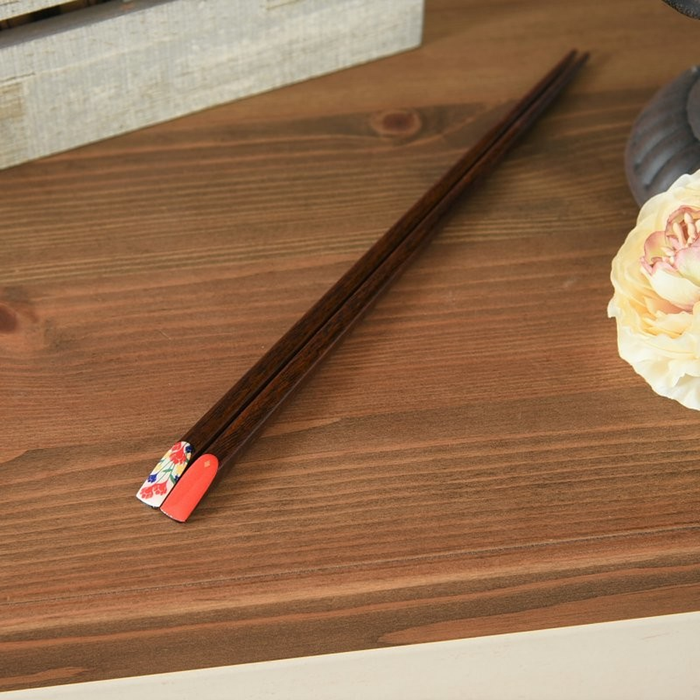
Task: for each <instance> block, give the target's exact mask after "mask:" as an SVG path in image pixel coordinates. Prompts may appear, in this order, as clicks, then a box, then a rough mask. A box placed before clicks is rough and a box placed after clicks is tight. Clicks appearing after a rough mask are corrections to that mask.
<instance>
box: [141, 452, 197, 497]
mask: <svg viewBox="0 0 700 700" xmlns="http://www.w3.org/2000/svg"><path fill="white" fill-rule="evenodd" d="M191 458H192V445H190V443H189V442H185V441H184V440H181V441H180V442H176V443H175V444H174V445H173V446H172V447H171V448H170V449H169V450H168V451H167V452H166V453H165V454H164V455H163V456H162V457H161V459H160V461H159V462H158V464H156V466H155V468H154V469H153V471H152V472H151V473H150V474H149V475H148V478H147V479H146V481H144V482H143V484H142V485H141V488H140V489H139V490H138V493H137V494H136V498H138V499H139V501H142V502H143V503H145V504H146V505H148V506H152V507H153V508H160V506H161V505H163V501H164V500H165V499H166V498H167V496H168V494H169V493H170V491H171V490H172V488H173V486H175V484H176V483H177V481H178V479H179V478H180V477H181V476H182V473H183V472H184V471H185V469H186V468H187V465H188V464H189V462H190V459H191Z"/></svg>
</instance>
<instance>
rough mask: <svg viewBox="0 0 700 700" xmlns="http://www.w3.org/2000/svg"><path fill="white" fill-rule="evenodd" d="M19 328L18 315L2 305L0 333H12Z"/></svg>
mask: <svg viewBox="0 0 700 700" xmlns="http://www.w3.org/2000/svg"><path fill="white" fill-rule="evenodd" d="M16 328H17V314H16V313H15V312H14V311H13V310H12V309H11V308H10V307H9V306H5V304H0V333H12V332H13V331H14V330H15V329H16Z"/></svg>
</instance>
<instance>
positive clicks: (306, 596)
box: [0, 0, 700, 689]
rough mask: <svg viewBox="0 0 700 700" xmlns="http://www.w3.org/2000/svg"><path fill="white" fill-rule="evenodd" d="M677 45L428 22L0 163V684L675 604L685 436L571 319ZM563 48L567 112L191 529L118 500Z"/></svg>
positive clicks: (296, 404)
mask: <svg viewBox="0 0 700 700" xmlns="http://www.w3.org/2000/svg"><path fill="white" fill-rule="evenodd" d="M698 26H700V25H698V24H697V23H694V22H693V21H691V20H689V19H686V18H683V17H682V16H680V15H677V14H675V13H674V12H673V11H672V10H670V9H669V8H668V7H666V6H665V5H664V4H663V3H661V2H657V3H645V4H640V3H637V2H633V1H632V0H625V1H621V2H618V3H606V2H602V1H597V0H595V1H594V0H588V1H587V2H581V3H561V2H558V1H557V0H542V1H540V2H531V3H511V2H507V1H506V0H499V1H496V2H492V3H480V2H476V0H474V1H473V2H472V1H469V0H460V1H459V2H456V1H454V0H434V2H432V3H429V4H428V15H427V24H426V36H425V45H424V47H422V48H421V49H420V50H418V51H415V52H412V53H410V54H405V55H402V56H397V57H394V58H391V59H387V60H385V61H381V62H377V63H375V64H371V65H367V66H364V67H361V68H357V69H353V70H350V71H346V72H344V73H340V74H337V75H333V76H328V77H325V78H323V79H319V80H315V81H311V82H309V83H306V84H303V85H298V86H295V87H290V88H286V89H283V90H280V91H277V92H274V93H269V94H266V95H262V96H260V97H257V98H254V99H249V100H245V101H242V102H238V103H235V104H231V105H229V106H226V107H221V108H217V109H215V110H210V111H208V112H205V113H202V114H199V115H195V116H191V117H188V118H186V119H181V120H179V121H177V122H173V123H170V124H167V125H162V126H159V127H156V128H151V129H148V130H144V131H141V132H138V133H134V134H132V135H129V136H123V137H119V138H117V139H113V140H111V141H108V142H105V143H102V144H99V145H94V146H90V147H87V148H84V149H81V150H78V151H75V152H71V153H67V154H64V155H61V156H55V157H52V158H50V159H46V160H44V161H41V162H36V163H33V164H28V165H23V166H21V167H18V168H14V169H11V170H8V171H6V172H3V173H2V174H0V191H2V193H3V198H2V202H1V203H0V214H1V218H0V221H1V222H2V223H1V224H0V225H1V226H2V236H1V237H0V258H1V259H2V261H3V264H2V267H1V268H0V328H2V333H1V334H0V358H2V362H0V387H1V389H2V404H1V408H0V424H1V425H2V427H3V435H4V436H5V445H4V450H3V454H2V464H1V466H0V475H1V476H2V489H0V558H1V561H2V567H1V568H0V676H1V678H2V680H1V682H0V688H2V689H11V688H24V687H31V686H38V685H48V684H52V683H68V682H75V681H87V680H93V679H100V678H109V677H120V676H128V675H137V674H144V673H154V672H165V671H173V670H182V669H187V668H196V667H205V666H213V665H220V664H231V663H241V662H246V661H259V660H264V659H273V658H285V657H290V656H296V655H310V654H318V653H324V652H334V651H344V650H353V649H363V648H375V647H381V646H386V645H395V644H405V643H415V642H425V641H434V640H441V639H450V638H458V637H470V636H477V635H484V634H492V633H499V632H513V631H518V630H527V629H538V628H546V627H556V626H562V625H568V624H581V623H588V622H597V621H605V620H613V619H623V618H632V617H642V616H649V615H659V614H667V613H677V612H684V611H690V610H697V609H698V601H699V597H700V528H699V527H698V512H699V506H700V498H699V497H698V480H699V479H700V467H699V466H698V465H699V459H700V447H699V443H698V440H697V433H698V420H699V418H698V416H697V414H695V413H693V412H691V411H689V410H687V409H684V408H682V407H681V406H679V405H677V404H675V403H674V402H672V401H669V400H665V399H662V398H660V397H657V396H656V395H654V394H653V393H652V392H651V390H650V389H648V388H647V386H646V385H645V384H644V383H643V381H642V380H641V379H639V378H638V377H637V376H636V375H635V374H634V373H633V371H632V370H631V369H630V368H629V367H628V366H626V365H625V364H624V363H623V362H622V361H621V360H619V358H618V357H617V352H616V339H615V328H614V323H613V322H612V321H610V320H608V319H607V318H606V313H605V307H606V304H607V300H608V298H609V297H610V295H611V287H610V283H609V279H608V277H609V265H610V260H611V258H612V256H613V255H614V253H615V251H616V249H617V248H618V246H619V245H620V243H621V242H622V240H623V238H624V236H625V235H626V233H627V231H628V230H629V228H630V227H631V225H632V223H633V221H634V218H635V216H636V208H635V205H634V202H633V200H632V197H631V195H630V194H629V192H628V190H627V186H626V184H625V180H624V173H623V165H622V153H623V148H624V144H625V140H626V138H627V134H628V132H629V128H630V125H631V123H632V121H633V119H634V117H635V115H636V114H637V112H638V111H639V109H640V108H641V107H642V105H643V104H644V103H645V102H646V100H648V99H649V98H650V97H651V95H652V94H653V92H654V91H655V90H656V89H657V88H658V87H659V86H661V85H662V84H664V83H665V82H667V81H669V80H670V79H672V78H673V77H675V76H676V75H677V74H678V73H680V72H681V71H682V70H684V69H686V68H687V67H688V66H690V65H692V64H693V63H695V62H696V61H697V60H698V57H697V52H696V50H695V48H694V47H695V41H694V39H695V37H696V34H697V31H698ZM670 36H672V37H674V41H673V50H672V51H671V50H669V42H668V37H670ZM574 44H575V45H577V46H578V47H579V48H583V49H588V50H591V51H592V52H593V55H592V60H591V64H590V66H589V67H588V68H587V69H586V70H585V72H584V73H583V74H582V75H581V77H580V78H579V80H578V81H577V83H576V84H575V86H573V89H572V90H571V91H570V92H569V93H568V95H567V96H566V97H565V98H564V99H563V100H562V101H561V102H560V104H558V105H557V107H556V108H555V109H554V111H552V112H551V113H550V114H549V116H548V117H547V118H546V119H545V120H544V121H543V122H542V124H541V125H539V126H538V127H537V128H536V129H535V130H534V131H533V132H532V133H531V135H530V136H529V137H528V139H527V141H526V142H525V143H524V144H523V145H521V146H520V147H518V149H517V150H516V151H515V152H514V153H513V154H512V155H511V156H510V157H509V159H508V161H507V162H506V163H505V164H503V165H502V166H501V167H500V168H499V169H498V171H497V172H496V173H495V174H494V175H493V176H492V177H491V179H490V180H489V181H488V182H487V183H486V184H484V185H483V186H482V187H481V188H480V190H479V191H478V192H477V193H476V194H475V196H474V197H472V198H471V199H470V200H469V201H466V202H465V203H464V204H463V205H462V206H460V207H459V208H458V210H457V212H456V213H455V215H454V216H453V217H452V219H451V220H450V222H449V223H448V225H447V226H446V227H445V230H444V231H443V233H442V234H441V235H440V236H439V237H438V238H437V240H436V241H435V242H434V243H433V244H432V246H431V248H430V249H428V250H427V251H426V252H425V254H424V255H423V256H422V257H421V259H420V260H419V261H418V262H417V263H416V264H415V266H414V267H413V268H412V269H411V270H409V271H408V272H407V273H406V274H405V275H404V276H403V277H402V278H401V279H400V280H399V281H398V282H397V283H396V284H395V285H394V287H393V288H392V289H391V291H390V292H389V293H388V294H387V295H386V296H385V297H384V298H383V299H382V300H380V302H379V303H378V304H377V306H376V307H375V309H374V310H373V311H372V312H371V313H370V314H369V315H368V316H367V317H366V319H365V320H364V321H363V322H362V323H361V324H360V325H358V326H357V328H356V329H355V330H354V331H353V332H352V334H351V335H350V336H349V337H348V338H347V339H346V340H345V341H344V342H343V343H342V345H341V346H340V347H339V348H338V349H337V350H336V351H334V353H333V354H332V355H331V356H330V357H329V358H328V359H327V361H326V362H325V364H324V366H323V367H322V368H321V370H320V371H319V372H318V373H316V374H315V375H314V376H313V377H312V378H311V379H310V380H309V381H308V382H307V384H306V385H305V387H304V388H303V389H302V391H301V392H300V393H299V394H298V395H297V397H296V398H295V399H294V400H293V401H292V402H291V403H289V404H288V405H287V406H286V407H285V408H284V409H283V410H282V411H281V412H280V413H279V414H278V415H277V417H276V418H275V419H274V421H273V422H272V423H271V424H270V426H269V427H268V428H267V429H266V430H265V432H264V433H263V434H262V435H261V437H260V439H259V440H258V441H257V442H256V444H255V445H254V446H252V447H251V448H250V450H249V451H248V452H247V453H246V455H245V457H244V458H243V459H242V460H241V462H240V465H239V467H238V469H237V471H236V472H235V473H234V474H232V475H230V476H229V477H228V478H227V480H226V481H225V482H223V483H221V484H220V485H219V487H218V488H217V490H216V491H215V492H214V493H213V494H212V495H211V496H210V497H209V498H208V499H207V501H206V502H205V503H204V504H202V507H201V509H200V510H199V511H198V512H197V514H196V517H193V519H192V520H191V521H190V522H189V523H188V524H187V525H185V526H180V525H177V524H175V523H173V522H171V521H169V520H167V519H166V518H163V517H162V516H160V515H159V514H158V513H155V512H152V511H150V510H148V509H147V508H146V507H144V506H141V505H140V504H139V503H138V502H137V501H136V499H135V498H134V493H135V490H136V488H137V487H138V486H139V484H140V483H141V481H142V480H143V478H144V474H146V473H147V472H148V470H149V469H150V468H151V466H152V465H153V463H154V461H155V460H157V458H158V457H159V456H160V455H161V454H162V452H163V451H164V450H165V449H167V448H168V447H169V446H170V444H172V442H173V441H174V440H175V439H177V438H178V437H179V436H180V435H181V434H182V433H183V432H184V431H185V429H186V428H187V427H189V425H191V424H192V423H193V422H194V421H195V420H196V418H197V417H198V416H199V415H201V413H202V412H203V411H204V410H205V409H206V408H207V407H208V406H209V405H210V404H211V403H212V402H213V401H214V400H215V399H216V398H217V397H218V396H219V395H220V394H221V393H222V392H223V391H224V390H225V389H226V388H227V387H228V385H229V384H230V383H231V382H232V381H233V379H235V378H236V377H238V376H239V375H240V374H241V373H242V372H243V371H244V370H245V369H246V368H247V367H248V366H250V364H252V362H254V360H255V359H256V358H257V357H258V356H259V355H260V354H261V353H262V351H263V350H264V349H265V348H267V347H269V345H270V344H271V343H272V342H274V341H275V339H276V338H277V337H278V336H279V335H280V334H281V333H282V332H283V331H284V330H285V329H286V328H287V327H288V326H289V325H290V324H291V323H292V322H293V321H294V320H295V319H296V318H297V317H298V316H299V315H300V314H301V313H302V312H303V311H304V310H305V309H306V308H307V307H308V306H309V305H310V303H311V302H312V301H313V300H315V299H316V298H317V297H318V296H319V295H320V294H321V293H322V292H323V291H325V289H326V288H327V287H328V286H330V284H331V283H332V282H333V281H334V280H335V279H337V277H338V276H339V275H340V274H341V273H342V272H343V271H344V270H345V269H346V268H347V267H348V266H349V265H350V264H351V262H352V261H353V260H354V259H355V258H356V257H358V256H359V255H360V253H361V252H362V251H364V250H365V249H366V247H368V246H369V245H370V244H371V242H373V241H374V240H375V239H376V238H377V237H378V236H379V235H380V234H381V233H382V232H383V231H384V230H385V229H386V228H387V227H388V226H389V225H390V224H391V223H392V222H393V221H394V220H395V219H396V218H397V217H398V215H399V214H401V213H402V212H403V211H404V210H405V209H406V208H407V207H408V206H409V205H410V204H411V203H412V202H413V201H414V199H415V198H416V197H417V196H418V195H420V194H421V193H422V192H423V191H424V190H425V189H426V188H427V187H428V186H429V185H430V184H431V183H432V182H433V180H434V179H436V178H437V177H438V176H439V175H440V174H441V173H442V172H443V171H444V169H445V168H446V167H447V166H448V165H449V164H451V162H452V161H453V160H454V159H455V158H456V156H457V155H458V154H460V153H461V152H462V151H463V150H464V149H465V148H466V147H467V146H468V145H469V144H470V143H472V142H473V141H474V140H475V139H476V138H477V137H478V135H479V134H481V133H482V132H483V131H484V130H485V128H487V126H488V125H489V124H491V123H492V122H493V121H494V120H495V119H496V118H497V117H498V116H499V115H500V114H501V113H502V111H503V108H504V105H505V104H506V102H507V101H508V100H509V99H511V98H514V97H516V96H518V95H520V94H521V93H522V92H523V91H524V90H525V89H526V88H528V87H529V86H530V85H531V83H532V82H534V80H535V79H536V78H537V77H538V76H539V75H540V74H541V73H543V72H544V71H545V69H547V68H548V67H549V66H550V65H551V64H552V63H553V62H554V61H555V60H556V59H558V58H559V56H560V55H562V54H563V53H564V51H565V50H567V49H569V48H570V47H571V46H572V45H574Z"/></svg>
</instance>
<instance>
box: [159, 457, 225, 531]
mask: <svg viewBox="0 0 700 700" xmlns="http://www.w3.org/2000/svg"><path fill="white" fill-rule="evenodd" d="M218 468H219V460H218V459H217V458H216V457H215V456H214V455H212V454H204V455H202V456H201V457H199V459H196V460H195V461H194V463H193V464H192V466H191V467H190V468H189V469H188V470H187V471H186V472H185V473H184V475H183V476H182V478H181V479H180V481H178V482H177V484H176V485H175V486H174V488H173V490H172V491H171V492H170V495H169V496H168V498H167V499H166V501H165V503H164V504H163V505H162V506H161V507H160V509H161V511H162V512H163V513H165V514H166V515H167V516H168V517H169V518H172V519H173V520H177V521H178V522H179V523H184V522H185V521H186V520H187V518H189V517H190V515H192V511H193V510H194V509H195V508H196V507H197V504H198V503H199V502H200V501H201V500H202V498H203V497H204V494H205V493H206V492H207V490H208V489H209V487H210V486H211V484H212V481H214V477H215V476H216V471H217V469H218Z"/></svg>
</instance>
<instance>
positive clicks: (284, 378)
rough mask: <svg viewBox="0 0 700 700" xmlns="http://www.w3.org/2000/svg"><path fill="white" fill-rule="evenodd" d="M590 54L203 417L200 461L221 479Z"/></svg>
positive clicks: (530, 100)
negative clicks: (213, 463) (213, 461)
mask: <svg viewBox="0 0 700 700" xmlns="http://www.w3.org/2000/svg"><path fill="white" fill-rule="evenodd" d="M587 58H588V56H587V55H586V54H582V55H581V54H579V55H577V54H576V52H575V51H571V52H569V53H567V55H566V56H565V57H564V58H563V59H562V60H561V61H559V62H558V63H557V64H556V65H555V66H554V67H553V68H552V69H551V70H550V71H549V72H548V73H547V74H546V75H545V76H543V78H542V79H541V80H539V81H538V82H537V83H536V84H535V85H534V86H533V88H532V89H531V90H529V91H528V92H527V93H526V94H525V95H524V96H523V97H522V98H521V99H520V100H519V101H518V102H517V103H516V105H515V106H514V107H513V108H512V109H511V110H510V111H509V112H508V113H507V114H506V115H505V117H504V118H503V119H502V120H500V121H499V122H498V123H496V124H495V125H494V127H493V128H492V129H490V130H489V131H488V132H487V133H486V134H485V135H484V136H483V137H482V138H481V139H480V140H479V141H478V143H477V144H475V146H474V147H472V148H470V149H469V150H468V151H467V153H465V154H464V155H463V156H461V157H460V158H459V160H458V161H457V162H456V163H455V164H454V165H453V166H452V167H451V168H450V169H449V170H448V171H447V172H446V173H445V174H444V175H443V176H442V177H441V178H440V179H439V180H438V181H437V182H436V183H435V184H434V185H433V186H432V187H431V188H430V189H429V190H428V191H427V192H426V193H425V194H423V195H422V196H421V197H420V198H419V199H418V201H417V202H416V203H415V204H414V205H413V206H412V207H411V208H410V209H409V210H408V211H407V212H406V213H405V214H404V215H403V216H402V217H400V218H399V219H398V221H397V222H396V223H395V224H394V225H393V226H391V227H390V228H389V230H388V231H387V232H386V233H385V234H384V235H383V236H382V237H381V238H380V239H379V240H378V241H377V242H376V243H375V244H374V245H373V246H372V247H371V248H370V249H369V250H368V251H367V252H366V253H365V254H364V255H362V256H361V257H360V259H359V260H358V261H357V262H355V263H354V264H353V265H352V266H351V267H350V269H349V270H348V271H347V272H346V273H345V274H344V275H343V276H342V277H341V278H340V279H339V280H338V281H337V282H336V283H335V284H333V286H332V287H331V288H330V289H329V290H328V291H327V292H326V293H325V294H324V295H323V296H322V297H321V299H320V300H319V301H317V302H316V303H315V304H314V305H313V306H312V307H311V308H310V309H309V310H308V311H307V312H306V313H305V314H304V315H303V316H302V317H301V318H300V319H299V320H298V321H297V322H296V323H295V324H294V325H293V326H292V327H291V328H290V329H289V330H288V331H287V332H286V333H285V334H284V335H283V336H282V337H281V338H280V339H279V340H278V341H277V342H276V343H275V344H274V345H273V346H272V347H271V348H270V349H269V350H268V351H267V352H266V353H265V354H264V355H263V356H262V357H261V358H260V360H258V361H257V362H256V363H255V365H253V367H252V368H251V369H250V370H248V371H247V372H246V373H245V374H244V375H243V377H242V378H241V379H240V380H239V381H237V382H236V383H235V384H234V385H233V387H231V389H229V390H228V392H226V394H225V395H224V396H223V397H222V398H221V399H220V400H219V401H218V402H217V403H216V404H214V406H213V407H212V408H210V409H209V411H207V413H206V414H205V415H204V416H203V417H202V418H200V420H198V421H197V423H196V424H195V425H194V426H193V427H192V428H191V429H190V430H189V431H188V432H187V434H186V436H185V437H184V438H183V439H184V440H185V441H187V442H188V443H190V444H192V445H194V447H195V449H194V453H193V455H192V459H193V460H196V458H197V457H198V455H199V454H202V453H204V452H208V453H211V454H213V455H215V456H216V457H217V458H218V469H217V472H216V477H217V479H219V478H221V474H222V473H225V472H227V471H228V470H230V468H231V467H232V466H233V464H234V463H235V461H236V460H237V459H238V458H239V456H240V455H241V453H242V451H243V449H245V447H247V445H248V443H249V442H250V440H251V439H252V438H253V437H254V436H255V435H257V433H258V432H259V431H260V429H261V428H262V426H263V425H264V424H265V421H266V420H268V419H269V417H270V416H271V415H272V414H273V413H274V412H275V411H276V410H278V409H279V408H280V406H281V405H282V404H283V402H284V401H285V400H287V398H288V397H289V396H291V394H292V392H293V391H294V389H295V388H296V387H297V386H298V385H299V383H300V382H301V380H302V379H303V378H304V377H306V376H307V375H308V374H309V372H311V371H312V370H313V369H314V367H315V366H316V365H317V364H318V363H319V362H320V361H321V360H322V359H323V358H324V356H325V355H326V354H327V353H328V351H329V350H330V349H331V348H332V347H333V346H334V345H335V344H336V343H337V342H338V340H340V338H341V337H342V336H343V335H344V334H345V333H346V332H347V331H348V330H349V329H350V327H351V326H352V325H353V324H354V323H355V322H356V321H357V319H358V317H359V316H360V315H361V314H362V313H363V312H364V311H365V310H366V309H367V308H368V306H369V305H370V304H371V303H372V302H373V301H375V299H376V298H377V296H378V295H379V294H380V293H381V292H382V291H384V290H385V289H386V288H387V287H388V286H389V285H390V284H391V282H392V281H393V280H394V279H395V278H396V277H397V276H398V275H399V274H400V273H401V272H402V271H403V270H404V269H405V268H406V267H407V266H408V264H409V263H410V262H411V261H412V260H413V258H414V257H415V255H416V253H417V252H418V251H419V250H420V249H421V248H422V247H423V246H425V245H426V244H427V243H428V242H429V241H430V239H431V238H432V237H433V236H434V235H435V233H436V230H437V226H438V224H439V222H440V221H442V220H443V218H444V217H445V216H446V215H447V214H448V213H449V212H450V210H451V209H452V208H453V207H454V205H455V203H456V202H457V201H459V199H460V197H462V196H464V195H465V194H466V193H467V192H469V191H470V189H471V188H472V187H473V186H474V184H475V183H478V182H480V181H481V180H483V178H484V177H485V176H486V175H487V174H488V173H489V172H491V171H492V170H493V169H494V167H495V166H496V165H497V164H498V163H499V162H500V161H501V159H502V158H503V157H504V156H505V154H506V153H508V151H509V150H510V149H511V148H513V146H514V145H515V144H516V143H517V142H518V140H519V139H520V138H522V137H523V135H524V134H526V133H527V131H528V130H529V129H530V128H531V127H532V125H533V124H535V123H536V121H537V120H538V119H539V118H540V117H541V115H542V114H543V112H544V111H545V110H546V109H547V108H548V107H549V106H550V105H551V103H552V102H553V101H555V100H556V98H557V97H558V96H559V95H560V93H561V91H562V90H563V89H564V88H565V87H566V86H567V85H568V84H569V82H570V81H571V80H572V79H573V78H574V77H575V75H576V74H577V73H578V71H579V70H580V68H581V67H582V66H583V65H584V64H585V62H586V60H587ZM196 469H197V468H196V467H194V468H193V469H191V470H190V474H189V475H187V476H185V477H184V478H183V479H182V480H180V482H179V483H178V484H177V485H176V486H175V488H174V489H173V493H172V494H171V495H170V496H169V497H168V502H167V504H166V506H165V507H164V508H163V509H162V510H163V511H164V512H165V513H167V514H168V515H170V516H171V517H172V513H173V511H172V510H171V508H170V505H171V503H172V502H173V500H176V499H179V498H186V499H189V500H190V501H191V503H190V505H189V506H188V508H187V514H186V515H184V516H180V517H176V518H175V519H176V520H180V521H182V520H183V518H184V519H187V517H189V514H190V512H191V510H192V508H194V507H195V504H196V503H197V502H198V501H199V499H200V498H201V495H199V496H198V497H197V499H196V500H193V499H192V497H191V496H188V495H187V494H188V489H190V488H191V487H190V483H192V482H191V481H190V477H192V476H193V475H194V472H195V471H196ZM198 478H199V477H198V476H195V478H194V480H193V481H194V483H196V481H197V479H198ZM183 493H184V494H185V495H184V496H181V494H183Z"/></svg>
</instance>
